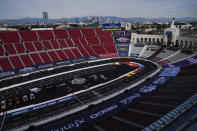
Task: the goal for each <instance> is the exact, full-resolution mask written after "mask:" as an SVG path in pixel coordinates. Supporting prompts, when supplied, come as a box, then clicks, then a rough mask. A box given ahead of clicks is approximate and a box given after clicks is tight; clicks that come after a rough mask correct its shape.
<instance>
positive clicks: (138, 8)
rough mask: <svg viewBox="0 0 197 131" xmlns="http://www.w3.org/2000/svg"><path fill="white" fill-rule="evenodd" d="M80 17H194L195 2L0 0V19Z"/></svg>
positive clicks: (154, 0) (196, 2) (196, 7)
mask: <svg viewBox="0 0 197 131" xmlns="http://www.w3.org/2000/svg"><path fill="white" fill-rule="evenodd" d="M42 11H47V12H48V14H49V18H51V19H56V18H71V17H81V16H119V17H127V18H128V17H151V18H157V17H160V18H161V17H177V18H182V17H194V18H197V0H0V19H19V18H24V17H33V18H41V17H42Z"/></svg>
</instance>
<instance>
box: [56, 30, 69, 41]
mask: <svg viewBox="0 0 197 131" xmlns="http://www.w3.org/2000/svg"><path fill="white" fill-rule="evenodd" d="M53 33H54V34H55V36H56V38H57V39H67V38H69V35H68V33H67V31H66V30H54V31H53Z"/></svg>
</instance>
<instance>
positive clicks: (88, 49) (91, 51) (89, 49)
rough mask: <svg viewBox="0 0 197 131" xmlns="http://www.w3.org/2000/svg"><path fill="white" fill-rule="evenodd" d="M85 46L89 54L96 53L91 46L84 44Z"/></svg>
mask: <svg viewBox="0 0 197 131" xmlns="http://www.w3.org/2000/svg"><path fill="white" fill-rule="evenodd" d="M84 48H85V49H86V50H87V52H88V54H90V56H93V55H96V53H95V52H94V51H93V50H92V49H91V48H90V47H89V46H87V45H86V46H84Z"/></svg>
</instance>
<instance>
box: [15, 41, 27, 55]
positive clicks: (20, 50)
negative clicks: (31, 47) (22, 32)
mask: <svg viewBox="0 0 197 131" xmlns="http://www.w3.org/2000/svg"><path fill="white" fill-rule="evenodd" d="M14 46H15V48H16V50H17V52H18V53H25V47H24V45H23V44H21V43H17V44H14Z"/></svg>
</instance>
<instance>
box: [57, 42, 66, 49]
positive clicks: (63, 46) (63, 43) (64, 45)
mask: <svg viewBox="0 0 197 131" xmlns="http://www.w3.org/2000/svg"><path fill="white" fill-rule="evenodd" d="M58 42H59V44H60V46H61V47H62V48H67V47H68V45H67V44H66V42H65V40H58Z"/></svg>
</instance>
